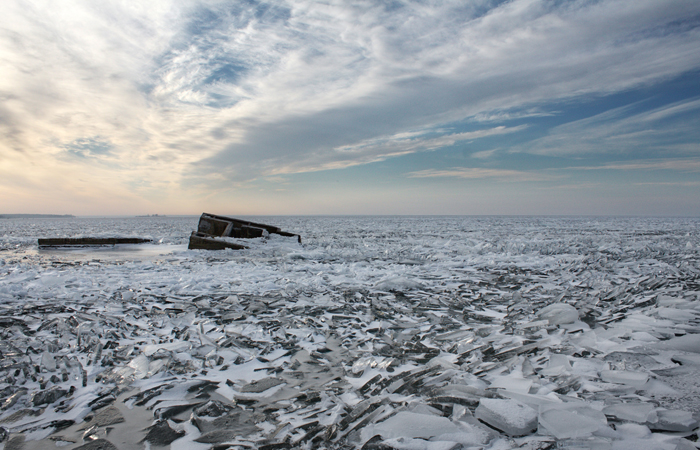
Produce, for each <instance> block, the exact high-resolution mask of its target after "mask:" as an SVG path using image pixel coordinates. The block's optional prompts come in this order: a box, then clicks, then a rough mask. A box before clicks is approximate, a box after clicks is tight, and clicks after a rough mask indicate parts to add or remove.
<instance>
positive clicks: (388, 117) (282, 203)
mask: <svg viewBox="0 0 700 450" xmlns="http://www.w3.org/2000/svg"><path fill="white" fill-rule="evenodd" d="M202 212H209V213H214V214H238V215H277V214H391V215H393V214H455V215H462V214H466V215H472V214H474V215H480V214H503V215H540V214H546V215H642V216H693V217H695V216H700V2H699V1H697V0H570V1H564V0H511V1H498V0H457V1H452V0H445V1H439V0H423V1H404V0H397V1H391V0H382V1H365V0H358V1H353V2H349V1H336V0H331V1H307V0H300V1H270V2H266V1H257V0H246V1H195V0H177V1H163V0H149V1H148V2H143V1H135V0H131V1H118V0H110V1H99V2H97V1H94V0H84V1H73V0H62V1H60V2H58V1H55V0H4V1H3V8H2V14H0V213H8V214H9V213H47V214H48V213H51V214H75V215H124V214H200V213H202Z"/></svg>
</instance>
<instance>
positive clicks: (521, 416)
mask: <svg viewBox="0 0 700 450" xmlns="http://www.w3.org/2000/svg"><path fill="white" fill-rule="evenodd" d="M475 416H476V417H477V418H478V419H480V420H482V421H484V422H486V423H488V424H489V425H491V426H492V427H494V428H496V429H498V430H501V431H503V432H504V433H506V434H508V435H510V436H524V435H526V434H529V433H531V432H532V431H534V430H535V429H536V428H537V411H535V410H534V409H533V408H531V407H529V406H527V405H524V404H522V403H519V402H517V401H515V400H511V399H506V400H502V399H495V398H494V399H491V398H482V399H481V400H480V401H479V406H478V407H477V408H476V411H475Z"/></svg>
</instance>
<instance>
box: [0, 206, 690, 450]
mask: <svg viewBox="0 0 700 450" xmlns="http://www.w3.org/2000/svg"><path fill="white" fill-rule="evenodd" d="M251 220H256V218H251ZM262 221H264V222H266V223H271V224H274V225H277V226H280V227H281V228H284V229H286V230H290V231H293V232H295V233H299V234H301V235H302V236H303V239H304V244H303V245H300V244H299V243H298V242H297V240H296V239H295V238H285V237H281V236H273V235H271V236H270V237H269V238H265V239H253V240H247V241H246V245H247V246H248V247H249V248H248V249H246V250H237V251H233V250H224V251H218V252H212V251H203V250H187V239H188V237H189V233H190V230H192V229H193V227H194V226H195V225H196V222H197V217H148V218H108V219H89V218H65V219H5V220H0V333H1V334H2V339H1V340H0V361H1V366H0V408H1V410H0V448H4V449H27V450H31V449H39V448H42V449H43V448H53V447H62V448H67V449H78V448H80V449H97V448H101V449H110V448H118V449H122V450H129V449H147V448H171V449H202V450H205V449H214V448H215V449H221V450H223V449H227V448H231V449H234V448H262V449H277V448H329V449H345V448H363V449H431V450H432V449H446V450H447V449H450V450H451V449H459V448H465V449H466V448H480V449H511V448H524V449H531V450H534V449H553V448H577V449H634V450H642V449H669V450H674V449H675V450H686V449H693V448H697V447H698V444H697V441H698V419H699V417H698V414H699V413H698V411H700V396H699V393H700V377H699V376H698V373H700V298H699V297H700V254H699V249H700V233H699V232H698V231H699V227H698V226H699V225H700V221H698V220H697V219H641V218H542V217H532V218H528V217H513V218H500V217H357V218H353V217H339V218H333V217H278V218H270V217H266V218H264V219H262ZM82 236H97V237H113V236H134V237H145V238H149V239H152V240H153V242H152V243H150V244H142V245H139V246H121V245H116V246H114V247H101V248H93V249H80V248H77V249H39V248H37V239H38V238H40V237H82Z"/></svg>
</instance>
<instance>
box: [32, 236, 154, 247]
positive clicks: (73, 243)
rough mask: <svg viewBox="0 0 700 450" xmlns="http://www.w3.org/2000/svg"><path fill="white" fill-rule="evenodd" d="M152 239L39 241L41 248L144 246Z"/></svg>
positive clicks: (61, 239)
mask: <svg viewBox="0 0 700 450" xmlns="http://www.w3.org/2000/svg"><path fill="white" fill-rule="evenodd" d="M146 242H152V239H142V238H99V237H82V238H45V239H39V247H93V246H105V245H117V244H144V243H146Z"/></svg>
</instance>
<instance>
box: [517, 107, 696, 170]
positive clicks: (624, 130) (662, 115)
mask: <svg viewBox="0 0 700 450" xmlns="http://www.w3.org/2000/svg"><path fill="white" fill-rule="evenodd" d="M640 106H643V105H639V104H633V105H626V106H624V107H619V108H615V109H612V110H609V111H606V112H604V113H601V114H597V115H594V116H592V117H587V118H585V119H580V120H576V121H573V122H569V123H566V124H564V125H560V126H557V127H554V128H552V129H551V130H550V131H549V133H548V134H547V135H546V136H544V137H542V138H539V139H536V140H534V141H532V142H529V143H527V144H524V145H521V146H517V147H514V148H513V149H512V151H523V152H528V153H535V154H541V155H559V156H560V155H578V156H583V155H590V154H600V153H608V154H610V153H613V154H629V153H635V152H636V153H639V152H642V151H647V150H653V151H655V152H665V153H667V154H670V153H676V154H686V155H688V154H700V145H698V144H693V143H692V140H693V138H694V139H700V128H698V127H697V126H696V124H695V123H696V120H698V118H700V114H698V113H700V100H698V99H690V100H683V101H679V102H676V103H673V104H670V105H665V106H661V107H658V108H654V109H652V110H649V111H643V112H636V111H635V109H638V108H639V107H640ZM683 114H686V115H687V114H694V115H695V119H694V120H680V121H672V122H670V123H665V124H660V122H662V121H668V120H669V119H675V118H677V116H679V115H683ZM679 138H681V139H679ZM689 140H690V141H691V143H689V142H688V141H689ZM696 142H697V141H696Z"/></svg>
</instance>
